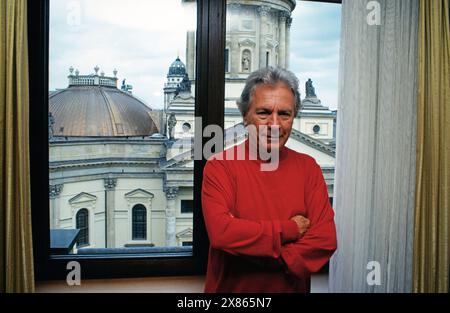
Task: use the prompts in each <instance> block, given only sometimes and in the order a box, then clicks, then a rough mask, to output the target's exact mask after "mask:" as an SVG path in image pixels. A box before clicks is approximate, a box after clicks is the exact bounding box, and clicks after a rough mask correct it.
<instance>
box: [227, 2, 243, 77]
mask: <svg viewBox="0 0 450 313" xmlns="http://www.w3.org/2000/svg"><path fill="white" fill-rule="evenodd" d="M240 8H241V5H240V4H238V3H232V4H230V5H228V10H229V14H231V19H230V24H231V25H230V28H229V33H230V41H231V42H230V52H229V53H230V77H232V78H236V77H238V74H239V72H240V65H241V52H240V50H239V36H238V31H239V10H240Z"/></svg>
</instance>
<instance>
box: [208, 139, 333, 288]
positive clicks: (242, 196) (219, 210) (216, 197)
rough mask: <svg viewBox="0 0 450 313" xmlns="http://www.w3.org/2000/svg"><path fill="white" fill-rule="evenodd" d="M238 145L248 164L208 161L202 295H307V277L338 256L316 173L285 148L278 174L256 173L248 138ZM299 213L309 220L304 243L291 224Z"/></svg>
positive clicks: (309, 160)
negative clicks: (243, 148) (206, 241)
mask: <svg viewBox="0 0 450 313" xmlns="http://www.w3.org/2000/svg"><path fill="white" fill-rule="evenodd" d="M241 145H245V146H246V148H247V149H246V156H247V157H246V160H225V158H226V157H223V158H224V160H217V159H216V158H214V157H213V158H211V159H210V160H208V162H207V163H206V166H205V169H204V174H203V186H202V205H203V214H204V218H205V223H206V228H207V231H208V236H209V240H210V243H211V246H210V250H209V260H208V269H207V274H206V284H205V292H309V291H310V276H311V273H313V272H316V271H318V270H319V269H320V268H321V267H322V266H323V265H325V264H326V262H327V261H328V260H329V259H330V257H331V255H332V254H333V252H334V251H335V250H336V229H335V225H334V212H333V209H332V208H331V206H330V202H329V199H328V191H327V186H326V184H325V181H324V178H323V175H322V171H321V168H320V167H319V165H317V163H316V162H315V160H314V159H313V158H311V157H309V156H307V155H305V154H301V153H298V152H295V151H293V150H291V149H289V148H286V147H285V148H284V149H283V150H282V152H281V153H280V162H279V165H278V168H277V170H275V171H261V168H260V165H261V162H262V161H261V160H249V159H248V140H247V141H245V142H244V143H242V144H241ZM231 149H235V151H236V147H233V148H231ZM220 154H221V155H222V156H224V155H225V152H221V153H219V155H220ZM235 155H236V154H235ZM299 214H300V215H303V216H305V217H307V218H308V219H309V220H310V222H311V224H310V228H309V229H308V230H307V232H306V233H305V234H304V236H303V237H302V238H298V228H297V224H296V223H295V222H293V221H290V220H289V219H290V218H291V217H293V216H295V215H299Z"/></svg>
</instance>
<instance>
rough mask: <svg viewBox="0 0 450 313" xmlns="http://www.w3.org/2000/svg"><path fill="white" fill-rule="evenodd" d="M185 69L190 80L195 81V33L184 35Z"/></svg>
mask: <svg viewBox="0 0 450 313" xmlns="http://www.w3.org/2000/svg"><path fill="white" fill-rule="evenodd" d="M186 37H187V38H186V69H187V74H188V75H189V79H190V80H195V31H188V32H187V35H186Z"/></svg>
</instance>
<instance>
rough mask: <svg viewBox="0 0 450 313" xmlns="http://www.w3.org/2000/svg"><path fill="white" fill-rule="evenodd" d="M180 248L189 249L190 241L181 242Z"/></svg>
mask: <svg viewBox="0 0 450 313" xmlns="http://www.w3.org/2000/svg"><path fill="white" fill-rule="evenodd" d="M182 246H183V247H190V246H192V241H183V243H182Z"/></svg>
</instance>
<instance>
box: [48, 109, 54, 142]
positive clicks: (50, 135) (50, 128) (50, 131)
mask: <svg viewBox="0 0 450 313" xmlns="http://www.w3.org/2000/svg"><path fill="white" fill-rule="evenodd" d="M53 125H55V118H54V117H53V114H52V113H51V112H48V140H50V139H53V136H54V130H53Z"/></svg>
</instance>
